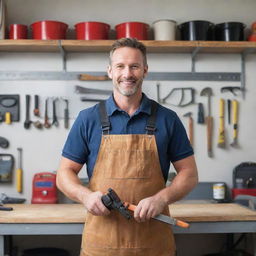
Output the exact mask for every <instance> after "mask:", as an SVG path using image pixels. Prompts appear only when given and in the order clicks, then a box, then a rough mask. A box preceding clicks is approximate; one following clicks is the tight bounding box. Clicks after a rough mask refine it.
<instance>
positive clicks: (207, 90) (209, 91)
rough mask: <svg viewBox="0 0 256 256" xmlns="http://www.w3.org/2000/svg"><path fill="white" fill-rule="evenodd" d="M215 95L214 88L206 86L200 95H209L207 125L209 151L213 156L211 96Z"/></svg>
mask: <svg viewBox="0 0 256 256" xmlns="http://www.w3.org/2000/svg"><path fill="white" fill-rule="evenodd" d="M212 95H213V93H212V89H211V88H210V87H205V88H204V89H203V90H202V91H201V93H200V96H207V97H208V116H207V117H206V125H207V152H208V156H209V157H212V156H213V152H212V129H213V117H212V116H211V96H212Z"/></svg>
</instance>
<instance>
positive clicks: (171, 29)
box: [153, 20, 176, 40]
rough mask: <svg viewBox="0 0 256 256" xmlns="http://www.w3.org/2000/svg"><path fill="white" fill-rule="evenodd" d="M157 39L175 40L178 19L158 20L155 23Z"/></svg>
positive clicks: (155, 36)
mask: <svg viewBox="0 0 256 256" xmlns="http://www.w3.org/2000/svg"><path fill="white" fill-rule="evenodd" d="M153 30H154V39H155V40H175V35H176V21H174V20H157V21H155V22H154V23H153Z"/></svg>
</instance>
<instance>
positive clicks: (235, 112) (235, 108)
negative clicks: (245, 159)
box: [230, 100, 238, 147]
mask: <svg viewBox="0 0 256 256" xmlns="http://www.w3.org/2000/svg"><path fill="white" fill-rule="evenodd" d="M232 113H233V118H232V123H233V142H232V143H231V144H230V146H232V147H237V146H238V143H237V137H238V101H237V100H232Z"/></svg>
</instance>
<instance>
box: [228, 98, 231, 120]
mask: <svg viewBox="0 0 256 256" xmlns="http://www.w3.org/2000/svg"><path fill="white" fill-rule="evenodd" d="M227 102H228V124H231V100H229V99H228V100H227Z"/></svg>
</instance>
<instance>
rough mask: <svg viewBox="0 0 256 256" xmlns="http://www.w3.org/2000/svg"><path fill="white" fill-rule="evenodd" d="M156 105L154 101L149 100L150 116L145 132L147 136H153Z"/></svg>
mask: <svg viewBox="0 0 256 256" xmlns="http://www.w3.org/2000/svg"><path fill="white" fill-rule="evenodd" d="M157 107H158V103H157V102H155V101H154V100H151V114H150V116H149V118H148V121H147V125H146V128H145V129H146V132H147V134H149V135H153V134H154V132H155V130H156V111H157Z"/></svg>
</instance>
